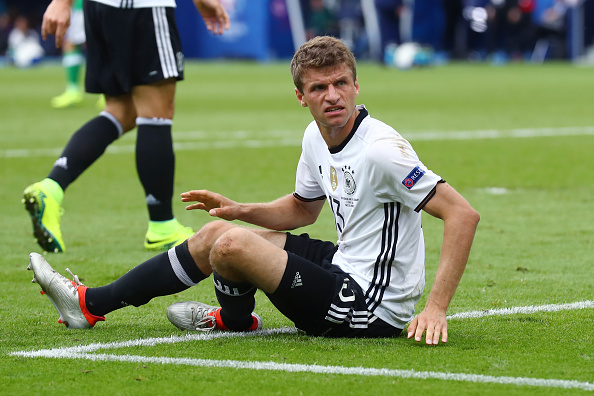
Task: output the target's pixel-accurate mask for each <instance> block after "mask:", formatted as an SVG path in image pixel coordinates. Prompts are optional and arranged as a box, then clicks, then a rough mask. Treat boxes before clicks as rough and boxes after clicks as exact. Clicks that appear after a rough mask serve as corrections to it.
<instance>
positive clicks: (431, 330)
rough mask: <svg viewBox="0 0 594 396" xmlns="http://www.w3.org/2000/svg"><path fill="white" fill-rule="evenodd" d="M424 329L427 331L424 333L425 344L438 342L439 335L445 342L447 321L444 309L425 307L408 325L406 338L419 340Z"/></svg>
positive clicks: (446, 339)
mask: <svg viewBox="0 0 594 396" xmlns="http://www.w3.org/2000/svg"><path fill="white" fill-rule="evenodd" d="M425 331H427V334H426V335H425V342H426V343H427V345H437V344H439V336H441V342H447V341H448V321H447V319H446V313H445V311H442V310H440V309H436V308H431V307H425V309H424V310H423V311H422V312H421V313H420V314H419V315H417V316H416V317H415V318H414V319H413V320H412V322H410V324H409V325H408V338H413V337H414V338H415V341H417V342H421V339H422V338H423V333H424V332H425Z"/></svg>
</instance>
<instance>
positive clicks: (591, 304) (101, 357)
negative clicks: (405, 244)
mask: <svg viewBox="0 0 594 396" xmlns="http://www.w3.org/2000/svg"><path fill="white" fill-rule="evenodd" d="M585 308H594V301H581V302H575V303H570V304H549V305H541V306H527V307H516V308H507V309H494V310H487V311H473V312H466V313H464V312H463V313H459V314H454V315H450V316H449V317H448V318H450V319H463V318H480V317H483V316H488V315H510V314H527V313H534V312H555V311H560V310H571V309H585ZM297 332H298V331H297V330H296V329H295V328H281V329H266V330H260V331H256V332H251V333H222V332H221V333H203V334H187V335H185V336H171V337H161V338H146V339H138V340H130V341H124V342H114V343H106V344H102V343H96V344H89V345H80V346H74V347H64V348H54V349H41V350H37V351H35V350H33V351H19V352H12V353H10V354H9V355H11V356H22V357H45V358H54V359H55V358H62V359H85V360H92V361H117V362H132V363H155V364H177V365H186V366H196V367H218V368H233V369H248V370H269V371H284V372H292V373H294V372H308V373H317V374H340V375H361V376H383V377H395V378H412V379H440V380H446V381H466V382H480V383H491V384H504V385H517V386H521V385H524V386H538V387H546V388H564V389H582V390H587V391H594V383H591V382H580V381H575V380H558V379H546V378H529V377H507V376H501V377H496V376H490V375H480V374H465V373H443V372H435V371H415V370H397V369H385V368H366V367H344V366H320V365H315V364H287V363H276V362H253V361H247V362H246V361H238V360H212V359H192V358H169V357H150V356H138V355H113V354H98V353H91V352H95V351H98V350H105V349H118V348H127V347H135V346H155V345H159V344H174V343H179V342H187V341H208V340H213V339H217V338H234V337H253V336H270V335H278V334H295V333H297Z"/></svg>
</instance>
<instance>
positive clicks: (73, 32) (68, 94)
mask: <svg viewBox="0 0 594 396" xmlns="http://www.w3.org/2000/svg"><path fill="white" fill-rule="evenodd" d="M84 25H85V21H84V15H83V10H82V1H81V0H78V1H75V2H74V4H73V7H72V12H71V16H70V26H69V27H68V30H67V32H66V35H65V36H64V41H63V43H62V48H63V50H62V51H63V52H62V67H63V68H64V71H65V73H66V90H65V91H64V92H63V93H62V94H61V95H58V96H56V97H54V98H52V100H51V102H50V103H51V106H52V107H53V108H55V109H62V108H66V107H70V106H75V105H77V104H79V103H81V102H82V100H83V91H82V87H81V86H80V76H81V69H82V67H83V65H84V63H85V58H84V55H83V50H82V46H83V44H84V43H85V41H86V35H85V26H84Z"/></svg>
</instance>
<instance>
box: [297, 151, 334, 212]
mask: <svg viewBox="0 0 594 396" xmlns="http://www.w3.org/2000/svg"><path fill="white" fill-rule="evenodd" d="M295 194H297V196H298V197H299V198H301V199H304V200H318V199H321V198H325V196H326V195H325V194H324V190H322V187H320V184H319V183H318V181H317V180H316V178H315V174H314V173H312V170H311V169H310V167H309V165H308V164H307V163H306V161H305V159H304V153H301V157H300V158H299V163H298V164H297V174H296V180H295Z"/></svg>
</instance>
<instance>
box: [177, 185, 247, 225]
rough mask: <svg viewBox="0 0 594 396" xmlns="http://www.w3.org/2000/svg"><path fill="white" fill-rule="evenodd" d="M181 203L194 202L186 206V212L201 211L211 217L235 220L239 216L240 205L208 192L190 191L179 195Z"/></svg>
mask: <svg viewBox="0 0 594 396" xmlns="http://www.w3.org/2000/svg"><path fill="white" fill-rule="evenodd" d="M181 200H182V202H196V203H194V204H191V205H188V206H186V210H194V209H201V210H205V211H207V212H208V214H210V215H211V216H213V217H220V218H221V219H225V220H235V219H237V217H238V215H239V209H240V205H239V204H238V203H237V202H235V201H232V200H230V199H229V198H227V197H225V196H223V195H221V194H218V193H214V192H212V191H208V190H192V191H188V192H185V193H182V194H181Z"/></svg>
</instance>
